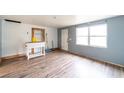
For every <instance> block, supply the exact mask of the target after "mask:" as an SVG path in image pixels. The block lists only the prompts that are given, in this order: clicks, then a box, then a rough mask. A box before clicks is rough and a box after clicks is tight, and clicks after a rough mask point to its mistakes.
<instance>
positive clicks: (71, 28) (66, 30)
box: [0, 15, 124, 78]
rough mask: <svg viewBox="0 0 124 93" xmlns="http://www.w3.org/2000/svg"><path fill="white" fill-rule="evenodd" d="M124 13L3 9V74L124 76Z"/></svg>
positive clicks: (0, 23) (0, 47)
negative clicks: (15, 12)
mask: <svg viewBox="0 0 124 93" xmlns="http://www.w3.org/2000/svg"><path fill="white" fill-rule="evenodd" d="M123 42H124V16H123V15H99V16H92V15H91V16H86V15H85V16H83V15H82V16H81V15H0V77H1V78H123V77H124V43H123Z"/></svg>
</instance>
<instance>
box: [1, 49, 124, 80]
mask: <svg viewBox="0 0 124 93" xmlns="http://www.w3.org/2000/svg"><path fill="white" fill-rule="evenodd" d="M9 61H11V62H8V61H7V62H3V63H2V64H1V65H0V77H1V78H106V77H109V78H121V77H124V68H121V67H117V66H113V65H110V64H107V63H101V62H96V61H93V60H89V59H86V58H83V57H79V56H77V55H73V54H70V53H66V52H63V51H54V52H51V53H49V54H47V55H46V56H43V57H38V58H34V59H31V60H29V61H28V60H26V58H19V59H16V60H9Z"/></svg>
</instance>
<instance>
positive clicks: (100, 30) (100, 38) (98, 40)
mask: <svg viewBox="0 0 124 93" xmlns="http://www.w3.org/2000/svg"><path fill="white" fill-rule="evenodd" d="M76 33H77V39H76V44H79V45H88V46H95V47H105V48H106V47H107V25H106V24H99V25H93V26H88V27H81V28H77V29H76Z"/></svg>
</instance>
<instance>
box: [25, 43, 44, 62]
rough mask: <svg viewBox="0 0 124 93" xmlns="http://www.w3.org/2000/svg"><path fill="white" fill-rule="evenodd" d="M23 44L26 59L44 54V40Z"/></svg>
mask: <svg viewBox="0 0 124 93" xmlns="http://www.w3.org/2000/svg"><path fill="white" fill-rule="evenodd" d="M25 46H26V56H27V59H28V60H29V59H30V58H34V57H38V56H42V55H45V42H38V43H26V44H25Z"/></svg>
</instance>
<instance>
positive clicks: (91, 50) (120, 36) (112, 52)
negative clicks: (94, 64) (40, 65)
mask: <svg viewBox="0 0 124 93" xmlns="http://www.w3.org/2000/svg"><path fill="white" fill-rule="evenodd" d="M77 26H78V25H77ZM82 26H83V24H82ZM68 29H69V38H70V39H71V41H70V42H69V51H70V52H74V53H78V54H80V55H85V56H88V57H92V58H95V59H98V60H102V61H109V62H112V63H115V64H121V65H124V52H123V51H124V43H123V42H124V41H123V40H124V16H118V17H114V18H110V19H107V30H108V33H107V34H108V35H107V45H108V47H107V48H98V47H90V46H83V45H82V46H81V45H76V26H70V27H68ZM59 30H60V29H59ZM58 33H59V34H58V35H60V36H61V31H58ZM60 36H58V37H60ZM59 40H60V39H59ZM59 42H61V40H60V41H59ZM59 44H61V43H59ZM59 46H61V45H59Z"/></svg>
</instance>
